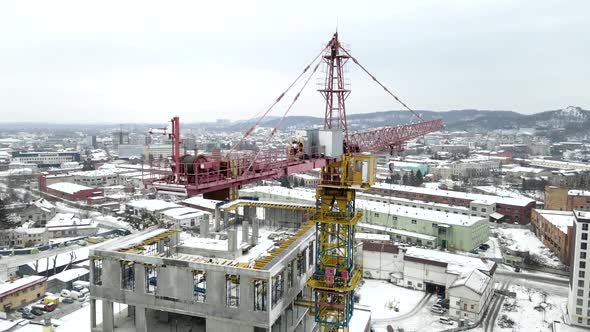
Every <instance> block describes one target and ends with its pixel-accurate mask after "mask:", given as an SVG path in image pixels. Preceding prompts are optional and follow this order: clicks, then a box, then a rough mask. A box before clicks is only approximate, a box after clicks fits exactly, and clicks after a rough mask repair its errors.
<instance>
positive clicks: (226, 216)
mask: <svg viewBox="0 0 590 332" xmlns="http://www.w3.org/2000/svg"><path fill="white" fill-rule="evenodd" d="M228 226H229V211H227V210H225V211H223V228H227V227H228Z"/></svg>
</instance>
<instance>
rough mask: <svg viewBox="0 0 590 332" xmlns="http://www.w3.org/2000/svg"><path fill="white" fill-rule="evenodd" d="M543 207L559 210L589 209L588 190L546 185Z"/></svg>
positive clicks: (589, 196)
mask: <svg viewBox="0 0 590 332" xmlns="http://www.w3.org/2000/svg"><path fill="white" fill-rule="evenodd" d="M545 208H546V209H551V210H560V211H573V210H580V211H590V191H589V190H573V189H572V190H568V189H567V188H564V187H557V186H546V187H545Z"/></svg>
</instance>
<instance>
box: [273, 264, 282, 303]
mask: <svg viewBox="0 0 590 332" xmlns="http://www.w3.org/2000/svg"><path fill="white" fill-rule="evenodd" d="M271 295H272V306H273V308H274V306H275V305H276V304H277V303H278V302H279V301H280V300H281V299H282V298H283V271H281V272H280V273H279V274H277V275H276V276H274V277H273V278H272V294H271Z"/></svg>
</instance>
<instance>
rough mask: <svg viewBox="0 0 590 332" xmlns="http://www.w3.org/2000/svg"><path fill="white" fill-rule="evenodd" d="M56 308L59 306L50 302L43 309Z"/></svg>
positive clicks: (50, 310) (49, 310) (51, 309)
mask: <svg viewBox="0 0 590 332" xmlns="http://www.w3.org/2000/svg"><path fill="white" fill-rule="evenodd" d="M55 308H57V306H56V305H55V304H54V303H49V304H46V305H45V306H44V307H43V309H42V310H45V311H48V312H52V311H53V310H55Z"/></svg>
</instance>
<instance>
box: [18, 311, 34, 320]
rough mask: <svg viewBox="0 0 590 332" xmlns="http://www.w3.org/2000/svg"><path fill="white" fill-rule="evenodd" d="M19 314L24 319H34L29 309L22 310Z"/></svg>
mask: <svg viewBox="0 0 590 332" xmlns="http://www.w3.org/2000/svg"><path fill="white" fill-rule="evenodd" d="M20 315H21V317H22V318H24V319H34V318H35V315H33V314H32V313H31V312H30V311H24V312H22V313H21V314H20Z"/></svg>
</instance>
